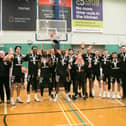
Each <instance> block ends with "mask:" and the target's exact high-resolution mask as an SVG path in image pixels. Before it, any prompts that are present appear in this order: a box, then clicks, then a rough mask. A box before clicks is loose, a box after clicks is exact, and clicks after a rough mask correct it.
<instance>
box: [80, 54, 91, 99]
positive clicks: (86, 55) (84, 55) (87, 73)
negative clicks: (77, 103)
mask: <svg viewBox="0 0 126 126" xmlns="http://www.w3.org/2000/svg"><path fill="white" fill-rule="evenodd" d="M82 56H83V59H84V61H85V62H87V63H88V64H89V62H91V66H90V67H89V66H88V68H87V71H86V80H87V79H89V90H90V92H89V93H90V97H93V95H92V62H93V54H92V53H90V54H88V53H86V54H83V55H82ZM89 60H91V61H89ZM86 97H88V94H87V92H86Z"/></svg>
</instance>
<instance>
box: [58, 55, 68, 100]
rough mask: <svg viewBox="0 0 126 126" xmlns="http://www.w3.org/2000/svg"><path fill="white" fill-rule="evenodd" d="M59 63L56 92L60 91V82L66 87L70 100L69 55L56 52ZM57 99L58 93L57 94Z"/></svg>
mask: <svg viewBox="0 0 126 126" xmlns="http://www.w3.org/2000/svg"><path fill="white" fill-rule="evenodd" d="M56 58H57V63H56V83H57V88H56V92H58V87H59V84H63V86H64V88H65V92H66V93H67V98H68V101H70V98H69V95H70V94H69V87H70V86H69V85H70V82H69V81H70V80H69V73H68V57H67V56H65V55H60V54H58V53H57V54H56ZM56 99H57V95H56Z"/></svg>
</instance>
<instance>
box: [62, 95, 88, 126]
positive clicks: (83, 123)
mask: <svg viewBox="0 0 126 126" xmlns="http://www.w3.org/2000/svg"><path fill="white" fill-rule="evenodd" d="M61 96H62V98H63V99H64V101H66V103H67V105H68V106H69V107H70V109H71V110H72V111H73V113H74V114H75V115H76V117H77V118H78V119H79V121H80V122H81V123H82V125H84V126H86V123H85V122H84V121H83V120H82V118H81V117H80V116H79V115H78V113H77V111H75V110H74V108H73V107H72V105H71V104H70V103H69V102H68V101H67V100H66V99H65V97H64V96H63V95H62V93H61Z"/></svg>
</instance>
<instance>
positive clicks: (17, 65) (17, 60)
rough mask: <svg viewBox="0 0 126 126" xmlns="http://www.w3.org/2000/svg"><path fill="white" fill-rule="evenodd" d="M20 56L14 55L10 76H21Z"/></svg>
mask: <svg viewBox="0 0 126 126" xmlns="http://www.w3.org/2000/svg"><path fill="white" fill-rule="evenodd" d="M21 68H22V55H21V54H20V55H16V54H14V59H13V71H12V75H14V76H22V70H21Z"/></svg>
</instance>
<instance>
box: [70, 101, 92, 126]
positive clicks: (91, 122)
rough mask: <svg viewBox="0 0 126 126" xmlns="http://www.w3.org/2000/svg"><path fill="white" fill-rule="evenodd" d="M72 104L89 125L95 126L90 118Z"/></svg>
mask: <svg viewBox="0 0 126 126" xmlns="http://www.w3.org/2000/svg"><path fill="white" fill-rule="evenodd" d="M71 104H72V105H73V106H74V107H75V108H77V110H78V111H79V112H80V114H81V115H82V116H83V117H84V118H85V119H86V120H87V121H88V123H89V124H90V125H91V126H94V124H93V123H92V122H91V121H90V120H89V119H88V117H87V116H86V115H85V114H84V113H83V112H82V111H81V110H80V109H79V108H78V107H77V106H76V105H75V104H74V103H73V102H71Z"/></svg>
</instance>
